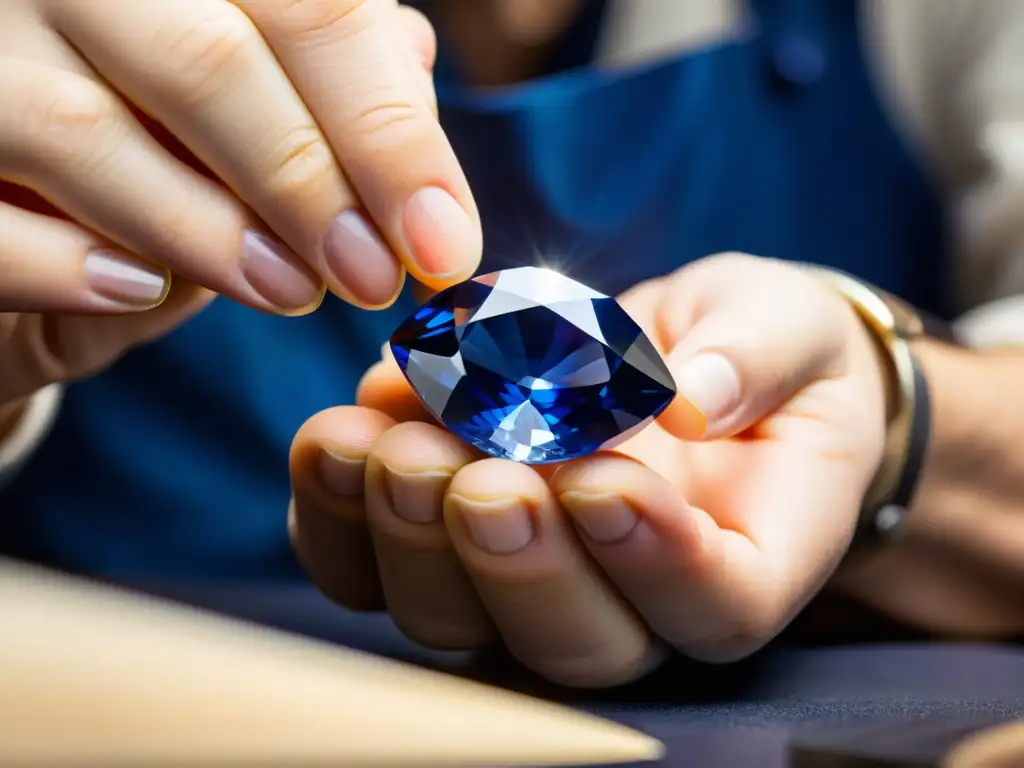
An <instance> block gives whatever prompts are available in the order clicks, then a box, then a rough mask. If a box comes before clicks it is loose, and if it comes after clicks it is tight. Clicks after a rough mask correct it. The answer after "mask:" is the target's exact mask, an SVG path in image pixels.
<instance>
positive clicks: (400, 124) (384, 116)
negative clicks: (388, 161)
mask: <svg viewBox="0 0 1024 768" xmlns="http://www.w3.org/2000/svg"><path fill="white" fill-rule="evenodd" d="M424 117H425V115H424V114H423V111H422V107H419V106H417V105H415V104H412V103H411V102H409V101H405V100H400V99H393V100H377V101H374V103H373V104H371V105H370V106H368V107H365V108H364V109H362V110H361V111H360V112H359V113H358V114H357V115H356V120H355V125H356V131H357V132H358V133H359V134H360V135H361V136H363V138H364V140H365V141H367V142H368V143H370V144H373V145H374V146H379V148H380V149H382V150H383V149H390V148H393V147H394V146H395V145H397V144H405V143H408V142H411V141H413V140H415V139H416V138H417V137H419V135H420V134H421V132H422V130H423V125H424Z"/></svg>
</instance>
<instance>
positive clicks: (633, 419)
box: [391, 267, 676, 464]
mask: <svg viewBox="0 0 1024 768" xmlns="http://www.w3.org/2000/svg"><path fill="white" fill-rule="evenodd" d="M391 349H392V351H393V352H394V355H395V359H396V360H397V362H398V366H399V368H400V369H401V370H402V373H404V374H405V377H406V378H407V379H408V380H409V383H410V384H411V385H412V388H413V390H414V391H415V392H416V394H417V395H418V396H419V398H420V400H421V401H422V402H423V404H424V405H425V406H426V408H427V409H428V410H429V411H430V412H431V413H432V414H433V415H434V416H435V417H437V418H438V419H439V420H440V421H441V423H443V424H444V425H445V426H446V427H447V428H448V429H449V430H450V431H451V432H453V433H454V434H455V435H457V436H458V437H460V438H462V439H463V440H465V441H466V442H468V443H470V444H471V445H474V446H476V447H477V448H479V449H480V450H482V451H483V452H485V453H487V454H490V455H492V456H497V457H499V458H506V459H513V460H515V461H519V462H523V463H527V464H546V463H553V462H558V461H566V460H568V459H574V458H578V457H580V456H586V455H588V454H591V453H594V452H596V451H598V450H600V449H603V448H610V447H612V446H614V445H616V444H618V443H619V442H621V441H622V440H625V439H626V438H627V437H630V436H632V435H634V434H636V433H637V432H638V431H639V430H641V429H643V428H644V427H645V426H647V425H648V424H649V423H650V422H651V421H653V419H654V418H655V417H656V416H657V415H658V414H659V413H661V412H662V411H663V410H664V409H665V408H666V406H668V404H669V403H670V402H671V401H672V398H673V397H674V396H675V392H676V389H675V384H674V382H673V381H672V376H671V374H670V373H669V371H668V368H667V367H666V365H665V362H664V360H663V359H662V357H661V355H660V354H659V353H658V351H657V350H656V349H655V347H654V345H653V344H652V343H651V341H650V339H648V338H647V336H646V335H645V334H644V333H643V331H641V330H640V327H639V326H638V325H637V324H636V323H635V322H634V321H633V320H632V318H630V317H629V315H627V314H626V313H625V311H624V310H623V309H622V307H620V306H619V304H618V303H617V302H616V301H615V300H614V299H612V298H609V297H608V296H605V295H603V294H601V293H598V292H597V291H594V290H592V289H590V288H588V287H587V286H585V285H583V284H581V283H578V282H576V281H575V280H571V279H570V278H568V277H565V276H563V275H560V274H559V273H557V272H554V271H552V270H549V269H543V268H540V267H519V268H516V269H507V270H503V271H501V272H493V273H491V274H488V275H482V276H480V277H477V278H474V279H472V280H468V281H466V282H464V283H459V284H458V285H455V286H453V287H451V288H449V289H447V290H445V291H442V292H441V293H438V294H437V295H435V296H434V297H433V298H431V299H430V300H429V301H427V303H426V304H424V305H423V306H422V307H421V308H420V309H419V310H418V311H416V312H415V313H414V314H413V315H412V316H411V317H410V318H409V319H407V320H406V321H405V322H404V323H402V325H400V326H399V328H398V329H397V330H396V331H395V333H394V334H393V335H392V337H391Z"/></svg>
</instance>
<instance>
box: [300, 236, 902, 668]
mask: <svg viewBox="0 0 1024 768" xmlns="http://www.w3.org/2000/svg"><path fill="white" fill-rule="evenodd" d="M621 300H622V303H623V306H624V307H625V308H626V310H627V311H628V312H630V314H631V315H632V316H633V317H634V318H635V319H636V320H637V322H638V323H639V324H640V325H641V326H642V327H644V328H645V329H646V330H647V332H648V334H649V335H650V336H651V337H652V339H653V340H654V341H655V342H656V344H657V345H658V346H660V348H661V349H662V350H663V352H664V353H665V354H666V355H667V360H668V362H669V365H670V368H671V369H672V370H673V373H674V375H675V377H676V380H677V383H678V385H679V387H680V391H681V393H682V396H681V397H679V398H677V399H676V400H675V401H674V403H673V405H672V406H671V407H670V408H669V409H668V410H667V411H666V412H665V413H664V414H663V417H662V419H661V420H660V422H659V424H657V425H655V426H653V427H651V428H649V429H647V430H645V431H644V432H642V433H641V434H639V435H637V436H636V437H635V438H633V439H632V440H630V441H629V442H628V443H627V444H625V445H624V446H623V447H622V448H621V449H620V450H617V451H616V452H615V453H609V454H604V455H598V456H594V457H589V458H585V459H581V460H578V461H574V462H569V463H567V464H564V465H560V466H558V467H545V468H532V467H527V466H524V465H521V464H517V463H514V462H511V461H504V460H498V459H493V458H481V457H479V456H477V455H475V454H474V452H473V451H472V450H471V449H469V448H468V447H466V446H465V445H464V444H462V443H461V442H460V441H459V440H458V439H457V438H455V437H454V436H452V435H451V434H449V433H447V432H446V431H445V430H443V429H442V428H440V427H438V426H435V425H434V424H432V423H430V420H429V417H427V416H426V415H425V414H424V413H423V412H422V411H421V410H420V409H419V405H418V403H417V401H416V400H415V397H414V396H413V394H412V393H411V391H410V390H409V388H408V386H407V385H406V383H405V380H404V378H403V377H402V376H401V374H400V372H399V371H398V369H397V366H396V365H395V364H394V362H393V360H389V359H385V360H383V361H382V362H381V363H380V364H379V365H378V366H376V367H375V368H373V369H372V370H371V371H370V372H369V373H368V374H367V375H366V378H365V379H364V380H363V382H362V385H361V387H360V390H359V396H358V404H357V405H356V406H352V407H342V408H336V409H331V410H328V411H325V412H323V413H320V414H318V415H316V416H314V417H313V418H312V419H310V421H309V422H307V424H306V425H305V426H303V428H302V429H301V430H300V431H299V433H298V435H297V436H296V439H295V442H294V444H293V447H292V476H293V483H294V501H293V504H292V509H291V531H292V536H293V541H294V543H295V547H296V551H297V552H298V554H299V557H300V559H301V560H302V562H303V563H304V564H305V566H306V568H307V570H308V572H309V574H310V575H311V577H312V578H313V579H314V581H315V582H316V583H317V584H319V585H320V587H321V588H322V589H323V590H324V592H325V593H326V594H328V595H329V596H331V597H333V598H334V599H336V600H337V601H339V602H341V603H342V604H345V605H348V606H351V607H357V608H361V609H372V608H381V607H383V605H384V603H385V602H386V604H387V607H388V610H389V611H390V612H391V614H392V615H393V616H394V618H395V621H396V622H397V624H398V625H399V626H400V627H401V628H402V629H403V630H404V631H405V632H406V633H407V634H409V635H410V636H411V637H413V638H414V639H416V640H419V641H421V642H424V643H426V644H428V645H433V646H440V647H446V648H477V647H481V646H483V645H485V644H486V643H488V642H490V641H491V640H492V639H494V638H495V637H497V636H500V637H501V638H502V640H503V641H504V642H505V644H506V645H507V646H508V647H509V649H510V650H511V652H512V653H513V654H515V655H516V656H517V657H518V658H519V659H520V661H522V662H523V663H524V664H525V665H526V666H528V667H530V668H531V669H533V670H535V671H537V672H539V673H540V674H542V675H544V676H546V677H548V678H550V679H552V680H554V681H556V682H560V683H564V684H568V685H576V686H587V687H590V686H604V685H612V684H616V683H621V682H625V681H628V680H631V679H633V678H635V677H637V676H638V675H641V674H643V673H644V672H646V671H649V670H650V668H651V666H652V664H655V663H656V662H657V660H658V658H660V656H659V654H660V648H661V646H662V643H666V644H668V645H670V646H672V647H675V648H677V649H679V650H681V651H683V652H684V653H687V654H689V655H691V656H694V657H696V658H699V659H704V660H708V661H730V660H734V659H737V658H740V657H742V656H745V655H747V654H749V653H752V652H753V651H755V650H757V649H758V648H760V647H761V646H762V645H764V644H765V643H767V642H768V641H769V640H771V639H772V638H773V637H774V636H775V635H776V634H777V633H778V632H779V631H780V630H781V629H782V628H783V627H784V626H785V625H786V624H787V623H788V622H789V621H790V620H791V619H792V617H793V616H794V615H795V614H796V613H797V612H798V611H799V610H800V609H801V608H802V607H803V606H804V605H805V604H806V603H807V602H808V601H809V600H810V599H811V598H812V597H813V596H814V595H815V594H817V593H818V592H819V591H820V590H821V588H822V587H823V585H824V584H825V583H826V581H827V580H828V579H829V577H830V576H831V574H832V573H833V571H834V570H835V568H836V567H837V565H838V563H839V561H840V559H841V557H842V556H843V554H844V551H845V549H846V546H847V544H848V541H849V539H850V536H851V533H852V528H853V525H854V522H855V520H856V517H857V511H858V508H859V503H860V499H861V498H862V495H863V493H864V490H865V488H866V486H867V484H868V482H869V481H870V479H871V477H872V475H873V473H874V471H875V469H876V467H877V465H878V462H879V461H880V457H881V454H882V445H883V436H884V422H885V416H884V414H885V397H884V388H885V386H884V385H885V382H884V373H883V371H882V367H881V366H880V363H879V359H878V356H877V353H876V348H875V346H874V344H873V343H872V341H871V339H870V337H869V336H868V334H867V331H866V330H865V329H864V327H863V325H862V324H861V323H860V321H859V320H858V319H857V317H856V316H855V315H854V313H853V311H852V310H851V309H850V308H849V306H848V305H847V304H846V303H845V302H844V301H843V300H842V299H841V298H839V297H838V296H836V295H834V294H833V293H831V292H830V291H829V290H828V289H826V288H825V287H823V286H822V285H820V284H819V283H818V282H816V281H815V280H814V279H813V278H811V277H809V276H808V275H806V274H805V273H803V272H802V271H800V270H798V269H796V268H793V267H791V266H788V265H784V264H782V263H779V262H775V261H770V260H767V259H759V258H755V257H750V256H742V255H722V256H716V257H711V258H709V259H705V260H703V261H701V262H698V263H696V264H693V265H691V266H688V267H685V268H683V269H682V270H680V271H679V272H677V273H676V274H675V275H674V276H671V277H669V278H663V279H660V280H655V281H651V282H649V283H645V284H642V285H640V286H638V287H637V288H635V289H634V290H632V291H630V292H629V293H628V294H627V295H626V296H623V297H622V299H621ZM708 355H712V356H713V359H714V360H716V361H717V362H716V363H714V364H710V365H709V364H707V363H703V362H702V363H700V364H698V365H694V361H695V360H707V359H708V357H707V356H708ZM730 371H731V377H732V378H731V379H730ZM709 391H710V392H713V393H716V397H715V398H711V399H709V398H708V397H707V393H708V392H709ZM723 391H725V392H730V393H731V396H729V397H722V396H721V393H722V392H723ZM697 403H704V404H705V407H704V408H703V410H702V409H701V408H700V407H697ZM707 404H710V407H708V405H707Z"/></svg>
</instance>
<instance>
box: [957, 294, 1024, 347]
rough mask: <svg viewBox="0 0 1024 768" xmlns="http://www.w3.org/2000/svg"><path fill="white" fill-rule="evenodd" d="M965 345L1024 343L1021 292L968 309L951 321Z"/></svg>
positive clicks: (985, 345) (994, 345)
mask: <svg viewBox="0 0 1024 768" xmlns="http://www.w3.org/2000/svg"><path fill="white" fill-rule="evenodd" d="M953 333H954V334H955V335H956V338H957V340H958V341H959V342H960V343H961V344H963V345H964V346H965V347H971V348H974V349H993V348H997V347H1024V295H1019V296H1009V297H1007V298H1005V299H998V300H996V301H991V302H989V303H987V304H982V305H981V306H979V307H977V308H975V309H972V310H971V311H970V312H968V313H966V314H965V315H963V316H962V317H961V318H960V319H958V320H957V321H956V322H955V323H954V324H953Z"/></svg>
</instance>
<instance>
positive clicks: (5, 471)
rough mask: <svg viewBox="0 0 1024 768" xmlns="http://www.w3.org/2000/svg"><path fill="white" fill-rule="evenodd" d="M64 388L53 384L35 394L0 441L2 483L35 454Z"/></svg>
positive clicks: (45, 433)
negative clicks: (10, 429) (18, 418)
mask: <svg viewBox="0 0 1024 768" xmlns="http://www.w3.org/2000/svg"><path fill="white" fill-rule="evenodd" d="M63 394H64V390H63V388H62V387H61V385H60V384H50V385H49V386H47V387H44V388H43V389H41V390H39V391H38V392H37V393H36V394H34V395H33V396H32V399H31V400H30V401H29V403H28V406H27V407H26V408H25V412H24V413H23V414H22V416H21V419H20V420H19V421H18V423H17V424H15V426H14V429H13V430H12V431H11V432H10V433H9V434H8V435H7V437H6V438H5V439H4V440H3V441H2V442H0V487H2V486H3V485H4V484H5V483H6V482H7V481H9V480H10V479H11V478H12V477H13V476H14V475H15V474H16V473H17V471H18V470H19V469H21V467H22V466H24V465H25V463H26V462H27V461H28V460H29V459H30V458H31V457H32V454H33V453H35V451H36V449H37V448H38V447H39V446H40V445H41V444H42V442H43V440H45V439H46V436H47V435H48V434H49V433H50V429H51V427H53V422H54V421H55V420H56V418H57V412H58V411H59V410H60V403H61V399H62V398H63Z"/></svg>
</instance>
